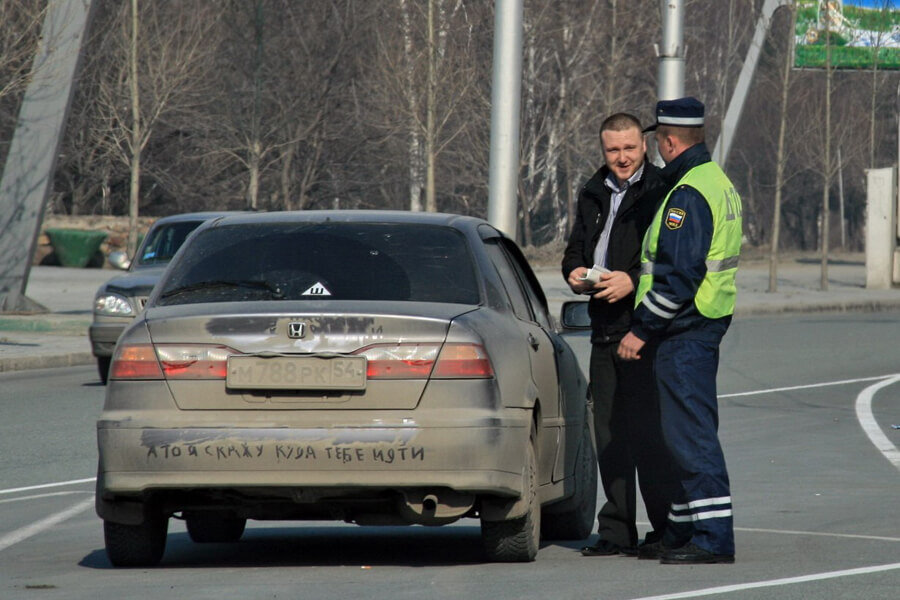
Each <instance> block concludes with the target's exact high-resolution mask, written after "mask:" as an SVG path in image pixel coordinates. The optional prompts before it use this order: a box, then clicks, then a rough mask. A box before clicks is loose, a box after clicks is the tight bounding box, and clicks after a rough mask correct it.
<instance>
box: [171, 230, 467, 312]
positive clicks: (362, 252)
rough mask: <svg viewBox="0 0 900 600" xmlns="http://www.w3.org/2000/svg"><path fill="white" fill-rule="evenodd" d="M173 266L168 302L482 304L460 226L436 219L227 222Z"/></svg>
mask: <svg viewBox="0 0 900 600" xmlns="http://www.w3.org/2000/svg"><path fill="white" fill-rule="evenodd" d="M185 250H186V251H185V253H184V254H183V255H182V256H181V257H180V258H179V260H178V262H177V264H175V265H173V270H172V271H171V273H170V276H169V277H168V278H167V279H166V281H165V282H164V284H163V288H162V289H161V290H160V296H159V298H158V300H157V304H159V305H172V304H190V303H197V302H234V301H246V300H322V299H333V300H394V301H412V302H451V303H462V304H478V303H479V301H480V294H479V290H478V285H477V280H476V277H475V269H474V267H473V264H472V257H471V254H470V253H469V250H468V246H467V244H466V240H465V238H464V237H463V236H462V234H460V233H459V232H458V231H456V230H454V229H451V228H448V227H441V226H433V225H421V224H415V225H409V224H381V223H304V224H276V223H263V224H253V225H225V226H219V227H214V228H210V229H207V230H205V231H202V232H200V233H199V234H198V235H197V236H196V237H195V238H194V239H193V240H192V242H191V245H190V246H189V247H188V248H186V249H185Z"/></svg>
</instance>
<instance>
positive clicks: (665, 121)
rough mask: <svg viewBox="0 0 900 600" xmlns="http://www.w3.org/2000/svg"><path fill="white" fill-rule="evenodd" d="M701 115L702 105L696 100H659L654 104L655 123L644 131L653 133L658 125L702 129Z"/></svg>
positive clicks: (688, 98) (689, 98) (702, 111)
mask: <svg viewBox="0 0 900 600" xmlns="http://www.w3.org/2000/svg"><path fill="white" fill-rule="evenodd" d="M703 113H704V106H703V103H702V102H700V101H699V100H697V99H696V98H691V97H687V98H677V99H675V100H660V101H659V102H657V103H656V123H654V124H653V125H650V126H649V127H647V128H646V129H644V131H645V132H647V131H655V130H656V128H657V127H659V126H660V125H670V126H672V127H703Z"/></svg>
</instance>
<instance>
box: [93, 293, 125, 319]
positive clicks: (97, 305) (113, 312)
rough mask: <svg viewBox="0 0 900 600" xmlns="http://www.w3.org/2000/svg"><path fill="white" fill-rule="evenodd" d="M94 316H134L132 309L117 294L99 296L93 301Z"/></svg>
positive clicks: (123, 298)
mask: <svg viewBox="0 0 900 600" xmlns="http://www.w3.org/2000/svg"><path fill="white" fill-rule="evenodd" d="M94 314H98V315H109V316H113V317H131V316H133V315H134V308H133V307H132V306H131V302H129V301H128V299H127V298H125V297H124V296H120V295H119V294H101V295H99V296H97V297H96V298H95V299H94Z"/></svg>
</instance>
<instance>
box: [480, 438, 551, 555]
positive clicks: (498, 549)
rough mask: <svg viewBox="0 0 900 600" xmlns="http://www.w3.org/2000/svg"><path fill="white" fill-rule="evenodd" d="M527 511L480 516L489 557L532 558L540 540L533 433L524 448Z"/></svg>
mask: <svg viewBox="0 0 900 600" xmlns="http://www.w3.org/2000/svg"><path fill="white" fill-rule="evenodd" d="M525 462H526V465H525V469H523V471H524V473H525V476H526V478H527V481H526V482H525V489H524V492H525V494H527V495H528V511H527V512H526V513H525V515H524V516H522V517H519V518H516V519H510V520H508V521H485V520H484V519H482V520H481V539H482V543H483V544H484V550H485V553H486V554H487V557H488V559H489V560H492V561H496V562H531V561H533V560H534V559H535V557H536V556H537V552H538V548H539V547H540V543H541V506H540V502H539V501H538V497H537V459H536V457H535V450H534V434H533V432H532V436H531V442H530V443H529V444H528V448H527V450H526V452H525Z"/></svg>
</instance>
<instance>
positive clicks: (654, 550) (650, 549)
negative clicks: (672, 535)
mask: <svg viewBox="0 0 900 600" xmlns="http://www.w3.org/2000/svg"><path fill="white" fill-rule="evenodd" d="M667 550H669V548H666V547H665V546H663V543H662V540H660V541H656V542H644V543H643V544H641V545H640V546H638V548H637V557H638V560H656V559H657V558H659V557H660V556H662V553H663V552H665V551H667Z"/></svg>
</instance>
